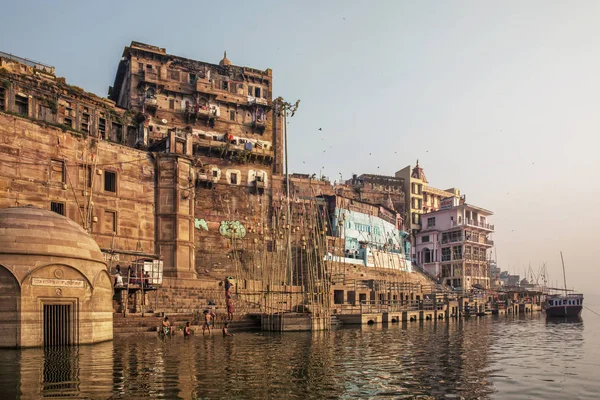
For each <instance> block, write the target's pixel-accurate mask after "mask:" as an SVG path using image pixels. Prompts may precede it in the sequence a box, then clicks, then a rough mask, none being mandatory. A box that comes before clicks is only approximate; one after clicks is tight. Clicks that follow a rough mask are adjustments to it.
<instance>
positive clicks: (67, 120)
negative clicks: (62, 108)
mask: <svg viewBox="0 0 600 400" xmlns="http://www.w3.org/2000/svg"><path fill="white" fill-rule="evenodd" d="M63 125H65V126H68V127H69V128H72V127H73V120H72V119H71V118H65V119H64V120H63Z"/></svg>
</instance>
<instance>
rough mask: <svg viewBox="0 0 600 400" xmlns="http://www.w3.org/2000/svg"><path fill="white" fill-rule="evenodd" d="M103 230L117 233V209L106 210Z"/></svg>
mask: <svg viewBox="0 0 600 400" xmlns="http://www.w3.org/2000/svg"><path fill="white" fill-rule="evenodd" d="M102 222H103V225H104V226H103V229H102V231H103V232H106V233H116V232H117V212H116V211H108V210H105V211H104V218H103V219H102Z"/></svg>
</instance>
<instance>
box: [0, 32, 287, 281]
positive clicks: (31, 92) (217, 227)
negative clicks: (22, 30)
mask: <svg viewBox="0 0 600 400" xmlns="http://www.w3.org/2000/svg"><path fill="white" fill-rule="evenodd" d="M123 57H124V58H123V60H122V61H121V62H120V64H119V68H118V72H117V76H116V79H115V85H114V87H113V88H111V90H110V95H109V97H110V99H114V101H112V100H110V99H102V98H99V97H97V96H95V95H93V94H90V93H86V92H84V91H83V90H81V89H80V88H77V87H73V86H71V85H68V84H67V83H66V82H65V81H64V79H61V78H57V77H56V76H55V75H54V68H53V67H50V66H46V65H43V64H40V63H34V62H31V61H29V60H26V59H20V58H17V57H14V56H8V55H4V56H2V57H0V62H1V67H2V70H1V71H0V72H1V74H2V85H1V87H0V110H2V111H4V113H2V114H0V118H1V119H2V120H1V121H0V129H1V130H2V132H1V133H2V138H3V143H2V148H1V149H0V151H2V153H3V157H2V161H1V168H0V182H1V185H2V186H0V190H2V194H3V195H2V197H1V198H0V206H1V207H7V206H14V205H25V204H34V205H36V206H39V207H42V208H49V209H52V210H54V211H56V212H58V213H60V214H63V215H66V216H68V217H70V218H71V219H73V220H75V221H78V222H80V223H81V224H82V226H84V228H86V229H87V230H88V231H89V232H91V233H92V235H93V236H94V238H95V239H96V240H97V241H98V243H99V244H100V246H101V247H102V248H103V249H105V250H107V253H109V252H115V253H117V255H116V256H115V257H114V258H115V259H119V260H121V261H125V262H127V261H130V260H131V259H132V258H135V257H138V256H148V257H160V258H162V259H163V260H164V268H165V275H167V276H169V275H170V276H174V277H182V278H191V277H195V276H197V272H198V271H201V272H202V273H207V272H208V273H210V272H211V271H212V270H213V269H217V270H219V272H220V273H221V272H224V271H225V270H227V260H228V251H227V248H228V243H229V240H230V239H231V232H229V226H230V225H232V224H236V226H237V225H240V226H242V227H244V229H243V230H240V232H238V233H236V235H242V233H241V232H242V231H243V235H248V236H250V235H252V234H258V232H259V230H258V229H253V227H252V226H257V225H259V224H262V223H266V222H267V221H268V212H269V198H270V196H269V194H270V190H271V183H272V177H273V173H278V172H280V170H281V165H282V161H281V154H282V151H281V142H280V140H281V139H280V137H281V135H280V133H279V132H280V128H281V123H280V118H278V117H277V116H276V113H275V112H274V111H273V102H272V98H271V97H272V76H271V75H272V74H271V71H270V70H266V71H258V70H255V69H251V68H246V67H237V66H234V65H232V64H231V62H230V61H229V60H228V59H227V58H226V57H224V58H223V59H222V60H221V62H220V63H219V64H218V65H217V64H209V63H204V62H198V61H193V60H187V59H184V58H180V57H175V56H171V55H168V54H166V52H165V50H164V49H159V48H157V47H154V46H149V45H144V44H141V43H136V42H133V43H132V45H131V46H129V47H126V48H125V51H124V54H123ZM245 225H247V229H246V227H245ZM119 254H120V256H119ZM116 262H118V261H116Z"/></svg>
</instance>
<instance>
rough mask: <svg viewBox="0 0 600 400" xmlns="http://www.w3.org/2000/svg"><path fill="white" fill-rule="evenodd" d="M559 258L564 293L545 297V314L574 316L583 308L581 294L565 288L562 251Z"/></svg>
mask: <svg viewBox="0 0 600 400" xmlns="http://www.w3.org/2000/svg"><path fill="white" fill-rule="evenodd" d="M560 259H561V261H562V267H563V279H564V282H565V294H564V295H563V294H554V295H549V296H547V297H546V305H545V310H546V316H547V317H576V316H579V314H581V310H582V309H583V294H581V293H571V294H569V293H568V292H569V291H568V290H567V277H566V274H565V261H564V259H563V255H562V251H561V252H560Z"/></svg>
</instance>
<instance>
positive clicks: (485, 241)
mask: <svg viewBox="0 0 600 400" xmlns="http://www.w3.org/2000/svg"><path fill="white" fill-rule="evenodd" d="M465 242H467V243H473V244H480V245H483V246H493V245H494V241H493V240H491V239H487V238H481V237H480V238H467V239H465Z"/></svg>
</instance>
